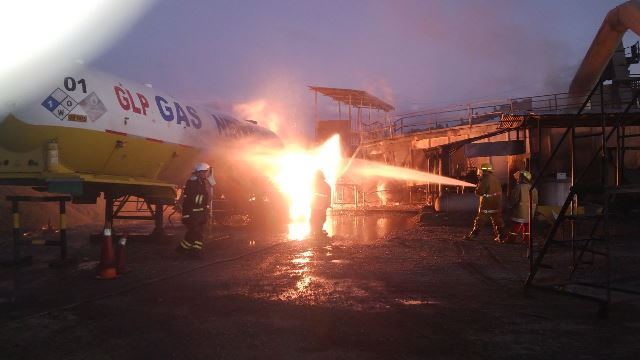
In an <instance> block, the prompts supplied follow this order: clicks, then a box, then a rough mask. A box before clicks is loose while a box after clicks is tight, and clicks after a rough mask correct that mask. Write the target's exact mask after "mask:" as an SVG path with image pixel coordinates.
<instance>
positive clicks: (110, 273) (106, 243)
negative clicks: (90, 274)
mask: <svg viewBox="0 0 640 360" xmlns="http://www.w3.org/2000/svg"><path fill="white" fill-rule="evenodd" d="M113 265H114V256H113V243H112V241H111V228H110V227H106V228H104V233H103V236H102V250H101V251H100V265H98V271H99V273H98V276H96V277H97V278H98V279H101V280H109V279H115V278H116V277H117V276H118V273H117V272H116V268H115V267H114V266H113Z"/></svg>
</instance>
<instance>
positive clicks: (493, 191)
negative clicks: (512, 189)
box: [476, 173, 502, 211]
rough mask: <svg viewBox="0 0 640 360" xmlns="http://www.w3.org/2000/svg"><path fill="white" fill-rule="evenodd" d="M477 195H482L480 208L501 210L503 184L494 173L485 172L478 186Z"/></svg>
mask: <svg viewBox="0 0 640 360" xmlns="http://www.w3.org/2000/svg"><path fill="white" fill-rule="evenodd" d="M476 195H478V196H480V205H479V207H478V210H480V211H482V210H500V209H501V208H502V185H500V181H499V180H498V178H497V177H496V176H495V175H494V174H493V173H484V174H483V175H482V178H481V179H480V182H478V187H476Z"/></svg>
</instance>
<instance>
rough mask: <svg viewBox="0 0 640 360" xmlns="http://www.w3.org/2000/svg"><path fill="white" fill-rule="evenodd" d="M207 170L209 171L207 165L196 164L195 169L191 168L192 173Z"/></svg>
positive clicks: (209, 167)
mask: <svg viewBox="0 0 640 360" xmlns="http://www.w3.org/2000/svg"><path fill="white" fill-rule="evenodd" d="M209 169H211V166H209V164H207V163H203V162H202V163H197V164H196V166H195V168H193V171H194V172H197V171H209Z"/></svg>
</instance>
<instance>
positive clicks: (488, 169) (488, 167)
mask: <svg viewBox="0 0 640 360" xmlns="http://www.w3.org/2000/svg"><path fill="white" fill-rule="evenodd" d="M480 170H482V172H493V166H491V164H488V163H484V164H482V165H481V166H480Z"/></svg>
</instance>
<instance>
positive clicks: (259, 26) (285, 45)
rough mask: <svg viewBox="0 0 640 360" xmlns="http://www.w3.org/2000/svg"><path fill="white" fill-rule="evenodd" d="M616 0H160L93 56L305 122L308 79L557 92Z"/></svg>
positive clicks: (465, 96) (440, 89)
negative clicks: (258, 103) (260, 105)
mask: <svg viewBox="0 0 640 360" xmlns="http://www.w3.org/2000/svg"><path fill="white" fill-rule="evenodd" d="M620 3H621V1H618V0H609V1H604V0H564V1H563V0H555V1H553V0H539V1H518V0H484V1H482V0H480V1H478V0H475V1H471V0H466V1H465V0H452V1H431V0H424V1H404V0H395V1H391V0H389V1H364V0H350V1H348V0H343V1H333V0H322V1H320V0H316V1H306V0H297V1H284V0H282V1H265V0H256V1H248V0H246V1H243V0H231V1H227V0H224V1H211V0H185V1H170V0H164V1H158V2H156V3H155V5H153V6H152V7H151V8H150V10H149V11H147V12H146V13H145V15H144V16H143V17H142V18H140V19H139V20H138V21H137V23H136V24H135V25H134V26H133V27H132V28H131V29H130V30H129V31H128V32H127V33H126V34H125V35H124V36H123V37H122V38H121V39H120V40H118V41H117V42H116V43H115V44H114V45H113V46H111V47H110V48H109V49H106V50H105V52H104V53H103V54H102V55H101V56H99V57H98V58H97V59H95V60H94V61H93V62H92V65H93V66H94V67H95V68H98V69H100V70H104V71H107V72H110V73H113V74H116V75H119V76H122V77H125V78H128V79H131V80H135V81H139V82H149V83H152V84H153V85H154V87H156V88H159V89H162V90H165V91H167V92H169V93H171V94H172V95H174V96H176V97H178V98H182V99H187V100H193V101H199V102H207V103H212V104H217V105H219V106H220V107H221V108H230V106H231V104H237V103H247V102H252V101H257V100H264V102H265V103H266V107H267V109H268V110H269V111H274V112H277V113H279V114H280V115H281V116H283V117H284V118H286V119H287V120H288V121H290V122H292V123H293V122H295V123H296V124H297V126H299V127H301V128H304V129H306V130H307V132H309V129H312V126H311V125H310V124H311V112H312V107H313V97H312V94H311V92H310V91H308V90H307V88H306V86H307V85H319V86H329V87H345V88H354V89H362V90H367V91H370V92H371V93H373V94H374V95H376V96H378V97H380V98H383V99H385V100H387V101H389V102H391V103H393V104H394V105H395V106H396V108H397V109H398V110H397V113H400V112H408V111H414V110H417V109H423V108H427V107H430V106H442V105H445V104H456V103H464V102H466V101H470V100H480V99H494V98H508V97H517V96H527V95H536V94H544V93H549V92H562V91H565V90H566V88H567V86H568V83H569V81H570V79H571V76H572V75H573V73H574V71H575V69H576V67H577V65H578V64H579V62H580V61H581V60H582V57H583V56H584V53H585V52H586V49H587V48H588V46H589V44H590V42H591V40H592V39H593V36H594V35H595V33H596V31H597V29H598V27H599V26H600V24H601V22H602V20H603V18H604V16H605V15H606V13H607V12H608V11H609V10H610V9H612V8H613V7H615V6H616V5H618V4H620ZM636 40H637V37H636V36H635V35H634V34H627V36H626V37H625V41H626V42H625V45H627V46H628V45H629V44H630V43H632V42H635V41H636Z"/></svg>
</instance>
